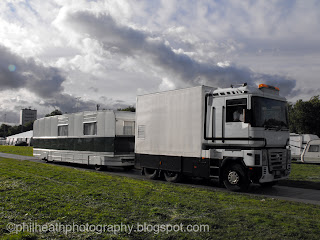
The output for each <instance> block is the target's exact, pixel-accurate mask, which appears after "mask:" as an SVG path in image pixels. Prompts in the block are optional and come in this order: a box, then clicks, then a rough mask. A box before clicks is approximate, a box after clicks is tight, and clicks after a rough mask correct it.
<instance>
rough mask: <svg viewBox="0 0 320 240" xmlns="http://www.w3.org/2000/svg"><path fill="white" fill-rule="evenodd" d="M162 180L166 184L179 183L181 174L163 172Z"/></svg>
mask: <svg viewBox="0 0 320 240" xmlns="http://www.w3.org/2000/svg"><path fill="white" fill-rule="evenodd" d="M164 178H165V179H166V181H168V182H179V181H180V179H181V173H177V172H171V171H165V172H164Z"/></svg>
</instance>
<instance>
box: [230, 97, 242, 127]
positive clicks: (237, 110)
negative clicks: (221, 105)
mask: <svg viewBox="0 0 320 240" xmlns="http://www.w3.org/2000/svg"><path fill="white" fill-rule="evenodd" d="M226 105H227V107H226V122H243V119H244V110H245V109H247V99H246V98H240V99H230V100H227V102H226Z"/></svg>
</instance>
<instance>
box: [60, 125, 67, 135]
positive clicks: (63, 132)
mask: <svg viewBox="0 0 320 240" xmlns="http://www.w3.org/2000/svg"><path fill="white" fill-rule="evenodd" d="M58 136H68V125H63V126H58Z"/></svg>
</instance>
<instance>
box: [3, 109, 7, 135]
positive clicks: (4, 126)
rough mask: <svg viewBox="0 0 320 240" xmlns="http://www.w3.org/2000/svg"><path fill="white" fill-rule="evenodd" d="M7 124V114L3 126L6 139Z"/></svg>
mask: <svg viewBox="0 0 320 240" xmlns="http://www.w3.org/2000/svg"><path fill="white" fill-rule="evenodd" d="M6 122H7V114H6V113H5V114H4V125H3V128H4V130H3V131H4V133H3V135H4V138H6V135H7V134H6Z"/></svg>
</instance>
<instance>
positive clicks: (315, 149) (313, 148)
mask: <svg viewBox="0 0 320 240" xmlns="http://www.w3.org/2000/svg"><path fill="white" fill-rule="evenodd" d="M308 152H319V145H310V147H309V150H308Z"/></svg>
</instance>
